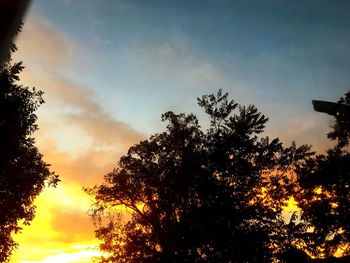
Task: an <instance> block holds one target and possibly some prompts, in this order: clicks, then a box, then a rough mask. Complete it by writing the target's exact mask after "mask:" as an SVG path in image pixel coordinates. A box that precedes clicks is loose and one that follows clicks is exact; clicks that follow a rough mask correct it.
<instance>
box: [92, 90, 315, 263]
mask: <svg viewBox="0 0 350 263" xmlns="http://www.w3.org/2000/svg"><path fill="white" fill-rule="evenodd" d="M227 96H228V94H227V93H226V94H222V92H221V90H220V91H219V92H218V94H217V96H214V95H209V96H208V95H207V96H203V97H202V98H198V103H199V105H200V106H201V107H203V108H204V110H205V112H206V113H207V114H208V115H209V117H210V127H209V129H208V130H207V131H206V132H203V131H202V130H201V128H200V126H199V124H198V121H197V118H196V117H195V116H194V115H193V114H189V115H185V114H175V113H173V112H167V113H165V114H163V115H162V120H163V121H168V122H169V124H168V126H167V130H166V131H165V132H163V133H160V134H155V135H153V136H152V137H150V139H148V140H144V141H141V142H140V143H139V144H136V145H134V146H133V147H131V148H130V149H129V151H128V153H127V155H125V156H123V157H121V159H120V161H119V165H118V167H117V168H115V169H114V170H113V171H112V172H111V173H109V174H107V175H106V176H105V183H104V184H102V185H100V186H95V187H94V188H91V189H87V191H88V192H89V193H90V194H91V195H92V196H93V197H94V200H95V201H94V205H93V209H92V212H93V214H92V216H93V219H94V222H95V223H96V224H97V230H96V235H97V237H98V238H99V239H100V240H102V242H103V243H102V245H101V249H102V250H103V251H106V252H108V256H105V257H102V258H100V262H270V261H271V260H272V259H273V258H274V257H275V255H277V254H278V253H280V252H281V251H282V250H283V249H285V247H287V246H288V245H289V243H288V239H287V237H286V233H287V231H286V229H285V224H284V220H283V218H282V216H281V211H282V206H283V205H285V202H286V199H287V194H286V193H287V192H288V187H290V186H291V185H290V180H289V179H288V174H289V173H290V172H292V171H293V169H294V168H295V167H294V166H295V165H297V164H298V163H299V162H302V161H303V160H304V158H305V156H307V155H308V154H307V152H308V150H309V147H308V146H302V147H300V148H296V147H295V144H293V145H292V146H291V147H289V148H284V147H283V146H282V144H281V143H280V142H279V140H278V139H273V140H270V139H269V138H268V137H263V138H260V139H259V138H258V136H257V135H258V134H260V133H262V132H263V129H264V127H265V123H266V122H267V118H266V117H265V116H264V115H262V114H261V113H260V112H259V111H258V110H257V109H256V108H255V107H254V106H252V105H250V106H248V107H245V106H238V104H236V103H234V101H228V100H227ZM237 109H238V113H236V114H233V112H234V111H235V110H237Z"/></svg>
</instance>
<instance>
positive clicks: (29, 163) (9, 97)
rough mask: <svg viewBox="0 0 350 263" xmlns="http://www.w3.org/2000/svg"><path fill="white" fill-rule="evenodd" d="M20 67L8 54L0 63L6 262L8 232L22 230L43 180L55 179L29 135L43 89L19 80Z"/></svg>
mask: <svg viewBox="0 0 350 263" xmlns="http://www.w3.org/2000/svg"><path fill="white" fill-rule="evenodd" d="M15 50H16V48H15V46H13V47H12V49H11V53H12V52H13V51H15ZM22 69H23V66H22V63H21V62H19V63H15V64H12V63H11V55H10V54H9V55H8V57H7V59H6V60H5V61H4V62H3V63H2V64H1V65H0V207H1V210H0V262H7V261H8V260H9V257H10V255H11V253H12V251H13V249H14V248H15V247H16V243H15V241H14V240H13V238H12V236H11V235H12V234H14V233H17V232H19V231H20V230H21V227H20V226H19V224H20V223H22V224H25V225H26V224H29V223H30V221H31V220H32V219H33V217H34V214H35V205H34V203H33V202H34V200H35V198H36V197H37V196H38V195H39V194H40V192H41V191H42V190H43V187H44V186H45V184H51V185H56V183H57V182H58V177H57V175H56V174H55V173H53V172H51V171H50V170H49V165H48V164H46V163H45V162H44V161H43V156H42V154H41V153H40V152H39V150H38V149H37V147H35V144H34V143H35V141H34V138H33V137H32V135H33V133H34V132H35V130H37V129H38V127H37V125H36V120H37V116H36V115H35V111H36V110H37V109H38V107H39V106H40V104H42V103H44V100H43V99H42V94H43V92H42V91H37V90H35V89H34V88H33V89H29V88H28V87H23V86H22V85H19V84H18V81H19V73H20V72H21V71H22Z"/></svg>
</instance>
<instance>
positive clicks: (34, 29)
mask: <svg viewBox="0 0 350 263" xmlns="http://www.w3.org/2000/svg"><path fill="white" fill-rule="evenodd" d="M16 45H17V46H18V48H19V52H18V53H15V59H19V60H24V61H25V62H26V63H28V64H30V65H31V66H35V67H40V68H43V69H45V70H54V69H57V67H62V66H65V65H66V64H67V63H68V62H69V61H70V60H71V59H72V55H73V45H72V43H71V42H70V41H69V39H68V38H67V37H66V36H64V35H63V34H62V32H59V31H58V30H56V29H55V28H54V27H52V26H50V24H49V23H48V22H47V21H45V20H44V19H43V18H42V17H39V16H35V15H31V16H29V17H28V19H27V20H26V21H25V24H24V26H23V29H22V32H20V33H19V35H18V37H17V39H16Z"/></svg>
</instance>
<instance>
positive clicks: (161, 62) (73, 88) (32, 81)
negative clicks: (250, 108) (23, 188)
mask: <svg viewBox="0 0 350 263" xmlns="http://www.w3.org/2000/svg"><path fill="white" fill-rule="evenodd" d="M348 10H350V2H349V1H346V0H344V1H342V0H337V1H331V0H303V1H301V0H295V1H285V0H265V1H260V0H242V1H238V0H230V1H229V0H227V1H226V0H215V1H214V0H212V1H206V0H202V1H199V0H186V1H181V0H179V1H170V0H169V1H165V0H148V1H143V0H138V1H136V0H113V1H112V0H100V1H92V0H49V1H48V0H34V1H32V4H31V6H30V8H29V10H28V13H27V15H26V17H25V20H24V26H23V30H22V32H21V33H20V34H19V36H18V38H17V39H16V43H17V46H18V51H17V52H16V54H14V61H19V60H21V61H23V63H24V66H25V67H26V68H25V70H24V72H23V73H22V75H21V83H22V84H23V85H25V86H29V87H33V86H35V87H36V88H37V89H40V90H43V91H44V92H45V94H44V99H45V101H46V103H45V104H44V105H42V106H41V108H40V109H39V110H38V112H37V115H38V124H39V128H40V129H39V131H37V132H36V134H35V138H36V144H37V146H38V148H39V149H40V151H41V152H42V153H43V154H44V159H45V161H46V162H47V163H50V164H51V168H52V170H54V171H56V173H57V174H59V175H60V177H61V180H62V181H61V183H60V184H59V185H58V187H57V188H51V189H46V190H45V191H44V192H43V193H42V194H41V195H40V197H39V198H38V199H37V200H36V204H37V216H36V217H35V219H34V220H33V222H32V224H31V226H28V227H24V229H23V231H22V233H21V234H19V235H16V237H15V238H16V240H17V241H18V242H19V248H18V250H17V251H16V253H15V254H14V255H13V258H12V261H11V262H18V263H32V262H39V263H44V262H50V263H51V262H53V263H54V262H60V263H85V262H91V260H90V258H91V257H92V256H96V255H99V253H100V252H99V251H97V250H96V249H95V247H96V245H97V244H98V241H97V240H96V239H95V238H94V227H93V225H92V223H91V221H90V219H89V216H88V209H89V204H90V202H89V197H88V196H87V195H86V194H85V193H84V192H83V191H82V188H83V187H89V186H93V185H95V184H99V183H101V182H102V180H103V175H104V174H106V173H107V172H109V171H111V170H112V169H113V167H116V165H117V162H118V159H119V158H120V156H121V155H123V154H125V153H126V152H127V150H128V148H129V147H130V146H132V145H133V144H135V143H137V142H139V141H140V140H141V139H145V138H147V137H149V136H150V135H151V134H153V133H155V132H159V131H162V130H163V129H164V124H163V123H161V121H160V115H161V114H162V113H164V112H166V111H168V110H172V111H175V112H186V113H190V112H192V113H195V114H196V115H197V116H198V118H199V120H200V123H201V124H202V126H203V127H206V125H207V123H208V121H207V118H206V116H205V115H204V114H203V112H202V110H201V109H200V108H199V107H198V105H197V103H196V98H197V97H200V96H202V95H205V94H211V93H216V92H217V91H218V89H220V88H221V89H223V91H225V92H229V94H230V95H229V96H230V98H232V99H234V100H235V101H236V102H238V103H240V104H245V105H248V104H254V105H256V106H257V107H258V109H259V110H260V111H262V112H263V113H264V114H265V115H266V116H268V117H269V122H268V125H267V128H266V131H265V135H268V136H270V137H279V138H280V139H281V140H282V141H283V142H284V143H285V144H287V145H288V144H290V143H291V141H292V140H295V141H296V143H297V145H301V144H304V143H307V144H312V145H313V149H314V150H316V151H318V152H323V151H325V149H327V147H329V146H330V145H331V143H330V142H329V140H328V139H327V138H326V133H327V132H328V131H329V126H330V125H332V119H331V118H330V117H329V116H327V115H325V114H320V113H317V112H314V111H313V109H312V104H311V100H313V99H317V100H329V101H336V100H337V99H338V98H339V97H340V96H342V95H343V94H344V93H345V92H346V91H347V90H349V89H350V85H349V84H350V74H349V69H350V49H349V46H350V12H348Z"/></svg>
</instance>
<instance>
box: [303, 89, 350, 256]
mask: <svg viewBox="0 0 350 263" xmlns="http://www.w3.org/2000/svg"><path fill="white" fill-rule="evenodd" d="M346 102H347V103H349V102H350V92H348V93H346V94H345V97H343V98H341V99H340V100H339V101H338V103H339V104H345V103H346ZM335 118H336V121H335V125H334V126H333V130H332V131H331V132H330V133H329V134H328V137H329V138H331V139H333V140H336V145H335V147H334V148H332V149H329V150H328V151H327V153H326V154H320V155H317V156H315V157H314V158H310V159H309V160H308V161H307V163H306V165H304V166H303V167H302V168H300V169H298V171H297V174H298V184H299V188H297V191H296V198H297V201H298V203H299V206H300V207H301V209H302V213H301V217H300V219H301V222H300V223H299V226H300V229H299V233H298V238H299V241H300V242H299V243H300V244H302V245H301V246H300V247H303V249H304V250H305V251H307V252H308V253H309V254H311V255H313V256H315V257H319V258H330V259H329V260H330V261H327V262H335V261H334V258H332V256H334V255H335V252H336V251H337V250H338V252H337V254H338V256H343V257H344V259H345V260H347V262H349V261H350V152H349V147H348V145H349V139H350V115H349V114H348V113H347V114H346V112H345V111H342V112H339V113H338V114H337V115H336V116H335ZM326 260H328V259H326Z"/></svg>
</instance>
